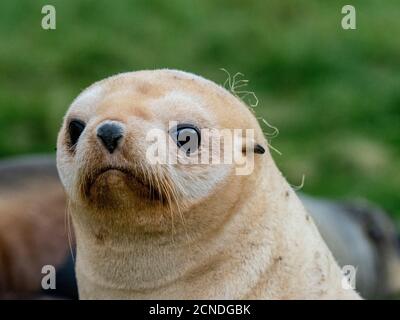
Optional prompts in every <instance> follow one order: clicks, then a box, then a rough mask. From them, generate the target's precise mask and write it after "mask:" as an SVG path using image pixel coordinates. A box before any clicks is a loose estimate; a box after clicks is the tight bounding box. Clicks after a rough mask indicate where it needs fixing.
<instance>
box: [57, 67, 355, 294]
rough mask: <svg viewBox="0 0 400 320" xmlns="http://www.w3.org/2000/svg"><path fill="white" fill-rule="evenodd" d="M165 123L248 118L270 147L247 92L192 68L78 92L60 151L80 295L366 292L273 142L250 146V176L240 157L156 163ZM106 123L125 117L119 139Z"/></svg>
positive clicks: (220, 124)
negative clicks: (242, 171) (328, 239)
mask: <svg viewBox="0 0 400 320" xmlns="http://www.w3.org/2000/svg"><path fill="white" fill-rule="evenodd" d="M169 121H177V122H178V123H191V124H194V125H196V126H198V127H199V128H217V129H249V128H250V129H254V130H255V135H254V141H250V142H246V143H254V146H256V144H259V145H263V146H266V145H267V144H266V141H265V138H264V136H263V133H262V130H261V129H260V127H259V124H258V123H257V120H256V119H255V117H254V116H253V114H252V113H251V111H249V109H248V108H247V107H246V106H245V105H244V104H243V103H242V102H241V101H240V100H239V99H237V98H236V97H234V96H233V95H231V94H230V93H229V92H227V91H226V90H224V89H223V88H221V87H219V86H217V85H216V84H214V83H212V82H210V81H208V80H205V79H203V78H201V77H198V76H195V75H193V74H189V73H185V72H180V71H173V70H155V71H140V72H131V73H124V74H120V75H116V76H113V77H110V78H108V79H105V80H103V81H100V82H98V83H95V84H94V85H92V86H91V87H89V88H88V89H86V90H85V91H84V92H83V93H81V94H80V95H79V96H78V97H77V98H76V99H75V101H74V102H73V103H72V105H71V107H70V109H69V111H68V113H67V115H66V117H65V121H64V124H63V126H62V128H61V131H60V134H59V137H58V151H57V166H58V170H59V174H60V177H61V180H62V183H63V185H64V187H65V190H66V193H67V197H68V203H69V204H68V206H69V211H70V213H71V215H72V220H73V224H74V229H75V234H76V241H77V260H76V272H77V278H78V287H79V294H80V298H83V299H155V298H158V299H330V298H332V299H357V298H359V296H358V294H357V293H356V292H355V291H353V290H345V289H343V288H342V284H343V278H342V275H341V270H340V269H339V267H338V265H337V263H336V262H335V260H334V258H333V256H332V254H331V253H330V251H329V249H328V248H327V246H326V245H325V243H324V241H323V240H322V238H321V236H320V235H319V233H318V230H317V229H316V227H315V225H314V223H313V222H312V219H311V217H310V216H309V215H308V213H307V212H306V210H305V209H304V207H303V205H302V204H301V202H300V201H299V199H298V198H297V196H296V195H295V193H294V192H293V191H292V189H291V188H290V186H289V185H288V183H287V182H286V181H285V179H284V178H283V176H282V174H281V173H280V172H279V170H278V169H277V167H276V165H275V164H274V161H273V159H272V157H271V155H270V153H269V152H268V150H267V151H266V152H265V154H262V155H261V154H256V155H254V171H253V172H252V174H250V175H236V174H235V173H234V167H235V165H234V164H221V165H201V164H193V165H181V164H174V165H168V164H166V165H150V164H149V163H148V161H147V159H146V149H147V148H148V147H149V142H148V141H147V140H146V133H147V132H148V131H149V130H151V129H153V128H157V129H160V130H164V131H165V132H168V123H169ZM104 124H108V128H110V126H113V125H115V126H118V128H119V131H117V132H115V131H113V134H114V137H115V134H117V133H118V137H117V138H118V144H114V145H112V146H111V145H110V144H109V143H108V140H107V141H106V140H105V139H103V138H102V136H101V135H100V134H99V130H100V128H101V127H102V126H103V125H104ZM99 137H100V138H99ZM246 147H247V149H248V146H246ZM201 148H202V145H200V148H199V150H200V152H201ZM248 150H249V149H248Z"/></svg>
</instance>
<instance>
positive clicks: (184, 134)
mask: <svg viewBox="0 0 400 320" xmlns="http://www.w3.org/2000/svg"><path fill="white" fill-rule="evenodd" d="M172 137H173V138H174V139H175V141H176V144H177V146H178V147H179V148H181V149H182V150H183V151H185V152H186V154H187V155H190V154H191V153H193V152H195V151H196V150H197V149H198V148H199V146H200V142H201V134H200V130H199V128H197V127H196V126H194V125H191V124H178V125H177V127H176V129H175V130H173V132H172Z"/></svg>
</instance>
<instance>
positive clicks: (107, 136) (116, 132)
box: [97, 123, 122, 153]
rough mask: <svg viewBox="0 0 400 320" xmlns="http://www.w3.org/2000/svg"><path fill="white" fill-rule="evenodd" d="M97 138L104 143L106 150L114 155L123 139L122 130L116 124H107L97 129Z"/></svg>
mask: <svg viewBox="0 0 400 320" xmlns="http://www.w3.org/2000/svg"><path fill="white" fill-rule="evenodd" d="M97 136H98V137H99V138H100V140H101V141H102V142H103V145H104V146H105V147H106V149H107V150H108V151H109V152H110V153H113V152H114V150H115V149H116V148H117V146H118V142H119V140H120V139H121V138H122V128H121V127H120V126H119V125H118V124H115V123H106V124H103V125H102V126H101V127H99V128H98V129H97Z"/></svg>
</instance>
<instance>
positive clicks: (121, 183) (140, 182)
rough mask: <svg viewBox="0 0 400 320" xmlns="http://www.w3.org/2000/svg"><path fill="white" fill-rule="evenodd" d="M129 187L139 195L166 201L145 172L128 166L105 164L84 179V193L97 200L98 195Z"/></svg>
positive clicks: (87, 196) (90, 198) (87, 197)
mask: <svg viewBox="0 0 400 320" xmlns="http://www.w3.org/2000/svg"><path fill="white" fill-rule="evenodd" d="M121 189H129V190H130V191H131V192H133V193H134V194H136V195H137V196H139V197H142V198H146V199H148V200H152V201H158V202H164V197H163V195H162V193H161V192H160V190H158V188H157V187H156V186H155V185H153V184H152V183H151V181H150V180H148V178H146V177H145V175H144V174H143V173H140V172H137V171H136V170H134V169H132V168H128V167H117V166H105V167H102V168H98V169H95V170H94V171H92V172H91V173H90V174H86V175H84V178H83V179H82V188H81V190H82V193H83V195H84V197H85V198H86V199H89V200H96V199H98V195H99V194H102V195H103V196H104V195H107V193H116V194H117V193H118V192H119V191H123V190H121Z"/></svg>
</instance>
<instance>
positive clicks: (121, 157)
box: [57, 70, 260, 223]
mask: <svg viewBox="0 0 400 320" xmlns="http://www.w3.org/2000/svg"><path fill="white" fill-rule="evenodd" d="M253 118H254V117H253V116H251V115H250V112H249V111H248V110H247V108H246V107H245V106H243V104H242V103H241V102H240V101H238V99H236V98H235V97H233V96H232V95H230V94H229V93H228V92H227V91H225V90H224V89H222V88H220V87H218V86H217V85H215V84H213V83H212V82H210V81H207V80H204V79H202V78H200V77H197V76H194V75H191V74H187V73H183V72H178V71H170V70H160V71H141V72H133V73H126V74H121V75H117V76H114V77H111V78H108V79H106V80H103V81H100V82H98V83H95V84H94V85H92V86H91V87H89V88H88V89H86V90H85V91H84V92H83V93H82V94H80V95H79V96H78V97H77V98H76V99H75V101H74V102H73V103H72V105H71V107H70V109H69V111H68V113H67V115H66V117H65V120H64V124H63V126H62V129H61V131H60V133H59V137H58V146H57V150H58V151H57V165H58V170H59V174H60V177H61V180H62V183H63V185H64V187H65V189H66V192H67V195H68V198H69V200H70V202H72V203H74V204H75V205H80V206H84V207H86V208H89V209H92V211H95V212H97V213H98V212H100V213H101V214H105V213H110V212H116V211H118V212H125V213H129V214H128V215H132V214H133V212H134V215H135V217H136V218H138V217H139V218H138V219H139V220H140V221H142V222H143V219H148V218H149V219H150V218H151V217H152V218H156V219H160V218H163V217H168V216H170V214H171V212H175V211H177V210H178V211H179V212H180V213H182V212H183V211H188V210H189V209H190V208H191V207H192V206H193V205H195V204H197V203H199V202H201V201H202V200H204V199H205V198H207V197H208V196H209V195H210V194H213V193H214V192H216V190H217V189H218V188H219V187H220V186H221V185H222V184H223V183H224V182H225V183H226V181H227V179H228V177H229V176H231V175H232V170H233V169H234V165H233V164H229V163H228V164H218V165H209V164H201V163H200V164H199V163H195V159H198V155H199V153H201V152H202V150H203V149H204V148H205V146H204V144H206V143H207V141H208V142H209V143H210V141H211V144H213V143H214V142H213V141H214V140H213V139H212V138H213V137H212V136H213V135H214V134H215V133H213V132H207V133H204V132H203V131H204V130H203V129H224V128H232V129H233V128H243V129H246V128H249V127H250V128H254V127H255V128H256V129H257V130H259V128H258V125H257V123H256V121H255V120H253ZM151 132H157V133H165V141H164V142H165V143H164V144H157V146H158V147H159V149H160V147H161V149H163V145H165V150H164V149H163V150H162V151H165V153H166V154H167V155H169V156H171V157H170V158H169V159H173V158H174V157H177V158H178V159H181V160H182V159H184V160H185V161H183V162H185V164H182V163H179V161H178V163H174V161H172V162H171V161H169V160H167V161H165V162H164V163H152V161H150V159H149V154H151V152H149V150H151V147H152V145H154V139H152V138H151V135H150V138H149V133H151ZM257 133H258V134H259V135H260V133H259V132H258V131H257ZM180 134H183V135H184V136H190V137H191V138H194V139H191V141H196V145H195V146H193V147H192V148H189V149H188V148H185V147H184V144H182V142H180V141H179V139H177V136H179V135H180ZM153 138H154V135H153ZM167 146H168V148H167ZM171 146H172V147H171ZM207 148H209V146H207ZM218 148H219V149H220V148H223V146H222V145H220V144H218V146H217V148H213V151H211V153H212V152H216V150H217V149H218ZM159 151H160V150H158V152H159ZM195 155H196V156H197V157H195ZM175 209H177V210H175ZM124 217H126V215H124ZM129 219H130V217H129ZM132 219H134V218H133V217H132ZM136 223H138V221H136Z"/></svg>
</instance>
